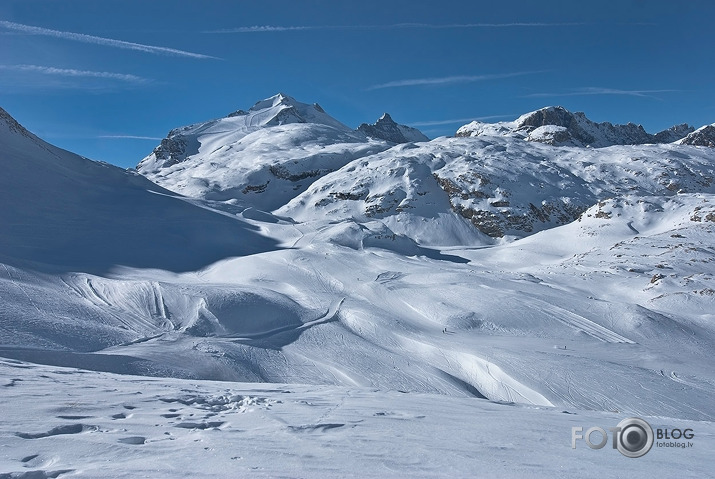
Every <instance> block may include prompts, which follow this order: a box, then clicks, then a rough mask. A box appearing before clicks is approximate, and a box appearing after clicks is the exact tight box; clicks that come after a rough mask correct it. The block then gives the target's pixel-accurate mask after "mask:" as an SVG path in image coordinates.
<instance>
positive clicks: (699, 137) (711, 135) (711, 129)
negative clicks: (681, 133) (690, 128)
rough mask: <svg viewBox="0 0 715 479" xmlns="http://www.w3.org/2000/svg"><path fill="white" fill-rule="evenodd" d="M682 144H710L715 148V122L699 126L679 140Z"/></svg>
mask: <svg viewBox="0 0 715 479" xmlns="http://www.w3.org/2000/svg"><path fill="white" fill-rule="evenodd" d="M679 143H680V144H681V145H694V146H709V147H710V148H715V123H713V124H712V125H705V126H703V127H701V128H698V129H697V130H695V131H694V132H692V133H690V134H689V135H688V136H686V137H685V138H683V139H682V140H680V141H679Z"/></svg>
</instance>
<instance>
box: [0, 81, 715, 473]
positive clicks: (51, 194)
mask: <svg viewBox="0 0 715 479" xmlns="http://www.w3.org/2000/svg"><path fill="white" fill-rule="evenodd" d="M552 114H553V115H556V117H559V118H560V116H559V115H562V113H560V112H559V111H556V110H554V112H552V113H547V114H545V116H544V118H542V119H539V118H536V119H534V118H532V119H528V120H525V121H528V123H533V125H526V127H528V128H527V129H528V130H529V132H528V133H525V130H523V129H522V130H518V129H516V128H514V126H513V125H511V124H505V123H502V124H496V125H492V126H489V127H486V126H484V127H481V126H480V127H479V128H482V131H481V132H480V133H479V135H477V136H476V137H474V136H465V137H456V138H440V139H436V140H432V141H429V142H418V143H415V142H408V143H405V144H397V145H395V144H394V142H392V141H387V140H384V139H375V138H372V139H371V138H368V135H366V134H364V133H362V132H359V131H353V130H350V129H349V128H348V127H346V126H344V125H342V124H341V123H339V122H337V121H336V120H334V119H332V118H330V117H329V116H328V115H327V114H325V113H324V112H323V111H322V109H321V108H319V107H318V106H316V105H309V104H302V103H298V102H296V101H295V100H293V99H291V98H289V97H286V96H283V95H278V96H276V97H272V98H271V99H268V100H265V101H263V102H259V103H258V104H256V105H255V106H254V107H253V108H251V109H250V110H249V111H246V112H243V111H239V112H236V113H235V114H232V115H229V116H228V117H226V118H221V119H218V120H213V121H211V122H207V123H202V124H197V125H192V126H189V127H185V128H181V129H177V130H173V131H172V132H171V133H170V135H169V137H168V138H167V139H165V140H164V141H162V144H161V145H160V146H159V147H157V149H155V150H154V152H153V153H152V154H151V155H149V156H148V157H147V158H145V159H144V160H143V161H142V162H141V163H140V165H139V167H138V169H139V172H140V173H142V175H145V176H146V177H148V178H150V179H154V180H156V181H157V182H158V183H159V184H160V185H161V186H157V185H156V184H154V183H152V182H150V181H148V180H147V178H145V177H144V176H142V175H139V174H136V173H135V172H127V171H123V170H120V169H118V168H115V167H112V166H110V165H107V164H103V163H97V162H93V161H90V160H88V159H86V158H82V157H79V156H77V155H75V154H72V153H70V152H67V151H64V150H61V149H59V148H56V147H54V146H52V145H49V144H48V143H46V142H44V141H42V140H41V139H39V138H37V137H36V136H34V135H33V134H32V133H30V132H28V131H27V130H25V129H24V128H23V127H22V126H21V125H19V124H18V123H17V122H15V121H14V120H13V119H12V118H11V117H10V116H9V115H8V114H7V113H6V112H4V111H3V110H0V170H1V171H2V175H0V298H2V302H1V303H0V358H2V359H0V373H1V374H2V376H3V377H5V378H7V379H5V380H3V384H0V388H1V389H2V390H3V391H4V394H5V396H4V397H3V399H4V400H5V402H4V404H5V405H6V407H7V408H8V411H22V414H7V415H3V416H2V417H0V438H2V443H3V444H4V445H6V449H7V451H6V454H5V455H4V456H3V457H0V476H2V475H3V474H5V473H4V471H8V472H7V474H6V475H8V474H9V477H23V476H22V475H21V474H25V473H28V475H26V476H25V477H30V475H32V477H57V476H61V475H62V474H65V473H66V474H70V473H71V472H75V471H78V473H85V474H88V475H93V476H98V477H99V476H102V477H105V476H112V477H116V476H121V475H124V476H126V475H127V474H129V475H141V474H146V457H147V456H146V454H151V455H152V457H155V456H156V457H160V458H161V460H162V461H166V463H167V464H170V466H166V467H164V466H161V467H163V468H164V469H162V475H163V476H164V477H172V476H173V475H175V472H176V470H175V467H179V466H177V465H180V466H181V467H185V469H182V470H186V471H189V472H187V474H190V475H193V476H196V475H198V476H199V477H200V476H201V475H202V474H203V475H204V476H206V477H209V476H211V475H220V474H225V471H226V470H230V471H238V472H239V473H240V474H239V475H241V474H243V475H247V474H251V473H256V471H257V469H256V468H257V467H263V468H264V469H262V471H263V472H264V473H265V475H267V476H277V475H286V474H287V475H295V474H296V471H299V472H300V471H308V473H309V474H308V475H311V476H313V475H318V476H320V475H325V476H335V475H336V474H338V475H340V474H341V473H342V466H345V465H346V464H348V465H349V466H350V467H354V468H355V470H358V469H359V470H360V475H363V473H365V474H366V475H367V476H372V477H383V476H385V475H390V474H392V475H399V476H403V475H405V474H403V473H408V475H411V474H412V473H414V474H417V475H420V474H422V475H423V476H425V477H427V476H434V475H439V474H445V472H444V471H448V472H447V473H446V474H448V475H449V474H452V473H453V474H455V475H460V476H461V475H465V474H468V473H473V471H475V470H480V471H486V472H487V474H490V473H491V472H494V473H495V474H496V475H501V476H505V477H509V476H513V475H514V471H517V474H523V475H530V474H534V470H535V466H534V464H536V465H538V468H537V469H536V470H537V471H538V473H539V474H540V473H542V472H546V473H547V475H554V476H558V475H562V476H563V477H567V476H569V475H573V471H574V470H577V467H578V464H577V463H579V464H580V463H581V462H584V461H585V462H588V463H589V464H591V463H592V462H593V461H595V459H594V458H595V457H596V456H594V455H587V453H593V454H596V453H602V456H599V459H598V463H599V467H600V466H602V465H603V464H604V463H605V464H606V465H605V466H603V467H605V470H610V471H611V472H612V473H614V474H616V475H618V474H622V473H623V472H624V471H626V472H629V473H630V472H633V473H636V472H639V473H642V472H644V471H645V473H647V474H649V475H653V474H656V471H657V472H660V473H662V472H663V471H668V472H670V471H673V472H675V469H676V468H682V467H685V465H687V467H689V468H690V469H689V470H691V471H695V473H698V474H700V475H703V474H706V473H707V471H709V463H708V462H707V459H708V458H709V456H707V451H708V450H710V449H709V447H708V446H707V444H709V443H708V442H707V441H710V440H711V436H712V431H713V430H714V429H715V428H714V427H713V421H715V403H713V401H712V397H713V395H714V394H715V362H714V361H713V355H712V351H713V349H714V348H715V322H714V321H713V320H715V315H713V311H715V261H714V260H713V258H714V254H713V253H714V252H715V240H714V238H715V184H714V182H715V161H713V160H714V159H715V149H713V148H707V147H704V146H693V145H690V144H679V143H685V140H683V141H680V142H677V141H676V142H675V143H669V144H661V145H652V144H647V145H646V144H644V145H615V146H610V147H599V148H583V147H580V146H575V145H576V143H575V140H574V138H576V137H578V138H582V139H583V138H585V137H584V136H583V135H585V134H586V133H588V134H589V135H592V137H593V138H595V139H596V140H598V141H604V142H606V141H614V138H616V139H619V141H620V140H623V139H624V138H637V137H638V135H640V133H639V130H638V129H637V128H635V129H634V128H633V127H628V128H627V129H626V130H624V131H628V132H630V133H628V134H627V135H626V134H625V133H623V132H622V131H621V130H619V129H618V128H616V127H614V128H615V130H613V131H616V132H617V133H618V135H616V136H608V134H610V133H608V132H610V131H612V130H611V129H609V128H605V127H604V128H605V129H597V130H593V129H592V130H587V129H586V127H585V126H584V125H586V126H588V124H587V123H584V122H580V123H579V120H578V118H576V120H573V121H575V122H576V126H578V128H580V130H578V129H576V127H575V126H573V125H571V129H569V128H570V127H569V126H559V125H548V124H543V123H545V122H547V121H551V120H546V119H545V118H546V116H549V115H552ZM525 117H526V118H529V115H525V116H524V117H521V118H525ZM564 118H566V117H564ZM562 120H563V118H562ZM559 121H561V120H559ZM566 121H567V120H564V121H563V122H562V123H565V122H566ZM378 123H379V122H378ZM482 125H484V124H482ZM537 125H540V126H537ZM599 125H602V124H599ZM549 126H554V127H558V128H563V129H564V130H559V129H556V130H553V136H558V135H560V134H561V133H563V132H564V131H566V132H567V133H568V135H569V138H570V140H568V141H572V142H573V144H572V145H571V146H563V145H562V146H558V145H557V146H554V145H551V144H547V143H548V142H535V141H525V140H528V139H529V135H531V134H533V133H534V132H535V131H536V130H538V129H539V128H546V127H549ZM517 130H518V131H517ZM681 130H682V129H677V128H676V129H675V130H672V132H671V133H669V134H668V135H671V136H669V137H668V138H671V137H672V135H675V136H677V135H679V134H680V133H678V132H680V131H681ZM698 132H701V133H699V134H698V135H695V134H694V133H693V134H691V135H689V136H688V137H686V139H687V138H691V140H688V141H695V139H697V138H700V137H701V136H705V137H706V136H707V134H709V133H708V132H709V130H708V129H707V128H705V129H701V130H698ZM596 133H598V135H600V136H597V135H596ZM631 133H632V135H631ZM695 133H697V132H695ZM574 135H576V136H574ZM614 135H615V133H614ZM629 135H630V136H629ZM662 136H667V135H665V134H664V135H662ZM578 141H579V142H581V141H582V140H578ZM697 141H698V142H702V143H703V144H705V143H706V142H705V141H701V140H697ZM594 143H596V142H594ZM164 188H167V189H164ZM169 190H172V191H173V192H171V191H169ZM177 191H180V192H183V193H185V194H187V195H191V196H192V197H188V196H179V195H178V194H177V193H176V192H177ZM261 209H262V210H264V211H261ZM30 363H35V364H30ZM48 365H49V366H48ZM77 368H79V369H77ZM87 370H92V371H93V372H91V373H89V372H87ZM114 373H119V374H123V375H141V376H152V377H153V378H151V379H150V378H137V377H132V376H129V377H128V376H122V377H120V376H115V375H114ZM211 380H220V381H231V382H230V383H226V382H223V383H216V382H211ZM242 383H243V384H242ZM245 383H254V384H245ZM267 383H270V384H267ZM87 390H90V391H92V395H91V397H89V396H87V393H86V391H87ZM65 397H66V398H67V399H66V400H65V399H64V398H65ZM60 398H61V399H60ZM65 401H66V402H65ZM629 416H639V417H645V418H646V419H647V420H648V421H649V422H651V424H654V425H657V427H681V428H684V427H686V426H687V427H692V428H693V429H694V430H695V431H696V434H697V437H696V440H697V441H702V443H701V442H698V443H697V444H696V447H695V448H693V449H692V450H694V451H696V452H695V453H693V454H691V455H687V454H688V453H687V450H685V451H683V450H679V451H677V452H679V453H684V454H680V455H676V454H672V455H668V452H669V451H668V450H666V449H663V450H660V451H657V452H658V453H656V452H653V453H650V454H652V456H651V455H649V456H648V458H649V459H650V458H651V457H652V458H654V459H653V461H652V462H650V461H646V462H643V461H641V462H639V466H638V467H637V468H636V467H635V466H632V465H630V464H631V462H630V461H628V464H626V465H624V464H623V461H622V460H621V461H618V460H616V459H614V458H619V457H620V456H619V455H618V456H614V455H610V454H607V452H612V451H605V450H604V451H593V450H590V449H589V448H587V447H583V448H581V449H578V450H576V451H573V450H571V449H569V448H568V438H569V433H570V428H571V427H572V426H583V427H590V426H595V425H604V426H605V425H610V424H611V422H613V425H615V424H617V420H619V419H620V418H623V417H629ZM515 418H516V419H515ZM606 419H607V420H608V422H607V423H601V422H600V421H603V420H606ZM515 420H518V421H519V422H520V424H521V426H520V428H512V427H508V428H506V429H509V431H510V434H506V433H505V432H504V431H505V424H511V423H513V421H515ZM522 423H523V424H522ZM524 424H525V425H524ZM561 429H563V434H562V432H561ZM475 430H479V431H482V432H483V433H484V434H491V436H489V437H490V440H489V442H488V443H485V441H484V440H483V438H482V436H480V435H475V434H473V432H474V431H475ZM239 432H240V434H238V433H239ZM396 434H397V435H399V436H400V437H401V438H402V441H401V442H395V441H389V442H388V441H385V440H384V438H385V437H395V435H396ZM507 436H508V437H507ZM426 437H427V438H429V440H427V439H425V438H426ZM535 437H538V438H539V440H538V441H534V438H535ZM494 438H497V439H494ZM170 441H171V442H170ZM239 441H240V443H239ZM426 441H427V442H429V443H431V442H436V443H438V447H436V448H435V447H434V446H433V445H431V444H426ZM493 441H497V443H496V444H493ZM545 443H548V444H545ZM167 444H170V445H172V447H167ZM245 444H252V445H255V446H256V447H255V448H254V447H248V448H247V447H245ZM534 444H536V445H534ZM554 444H562V446H563V445H564V444H565V446H563V447H562V449H565V451H566V452H564V453H563V457H564V458H567V459H568V458H571V457H573V458H575V459H573V461H575V462H571V460H570V459H569V460H565V461H555V460H554V457H555V456H558V457H561V456H562V455H561V454H560V452H549V451H553V450H554V449H553V448H554V447H556V446H554ZM701 444H702V446H701ZM526 445H530V446H529V447H526ZM40 446H42V447H40ZM174 446H175V447H174ZM522 446H523V447H524V450H526V451H527V452H526V453H524V452H523V451H522V450H521V448H522ZM98 447H99V448H101V450H102V451H106V455H105V453H104V452H103V455H102V456H101V457H102V461H98V460H96V457H98V456H97V455H96V454H93V453H91V451H96V450H97V448H98ZM207 447H208V448H209V449H205V448H207ZM227 447H231V448H233V447H235V448H237V450H238V452H236V451H233V450H232V451H231V453H230V455H228V457H223V456H222V454H223V455H225V454H224V453H225V452H226V448H227ZM654 449H655V447H654ZM286 450H290V451H294V452H295V454H296V455H286V454H285V451H286ZM132 451H138V452H132ZM276 451H282V452H281V454H282V455H281V456H280V457H281V459H280V460H279V461H276V460H275V457H276ZM336 451H337V452H336ZM535 451H536V452H535ZM559 451H560V450H559ZM209 453H210V454H209ZM569 453H570V454H571V455H568V454H569ZM200 454H204V456H202V457H204V458H205V459H202V461H196V460H191V458H193V459H195V458H196V457H198V456H199V455H200ZM291 454H292V453H291ZM335 454H339V455H341V456H343V455H344V456H345V457H346V458H341V459H338V460H337V464H339V465H338V466H336V458H335ZM614 454H617V453H615V452H614ZM513 456H518V457H519V459H518V461H517V462H518V465H517V466H515V467H514V468H512V467H506V466H498V465H494V461H493V460H492V459H493V458H494V457H498V458H500V461H501V460H504V461H506V460H507V459H509V458H511V457H513ZM601 457H604V459H603V462H602V461H601ZM107 458H110V459H111V458H114V459H116V460H117V461H118V460H121V461H123V462H122V464H126V467H127V469H126V471H121V472H118V471H117V470H116V466H111V467H114V468H115V469H110V470H107V467H108V466H107V462H106V459H107ZM396 458H397V459H396ZM485 458H487V459H485ZM519 461H521V462H519ZM199 463H200V466H199V465H197V464H199ZM366 464H369V467H364V466H365V465H366ZM554 464H556V465H554ZM564 464H566V465H567V466H568V468H569V469H568V470H566V471H565V470H564V469H561V468H560V467H561V466H563V465H564ZM640 464H646V465H645V466H640ZM152 467H154V466H152ZM201 467H205V469H201V470H199V468H201ZM624 468H625V469H624ZM30 469H31V470H30ZM127 471H129V472H127ZM336 471H338V472H336ZM135 473H136V474H135ZM695 473H694V474H695ZM656 475H657V474H656Z"/></svg>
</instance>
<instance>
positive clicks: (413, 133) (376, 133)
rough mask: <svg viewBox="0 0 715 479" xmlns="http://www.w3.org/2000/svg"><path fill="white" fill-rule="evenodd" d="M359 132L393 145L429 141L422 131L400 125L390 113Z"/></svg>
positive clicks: (361, 127) (366, 125) (360, 128)
mask: <svg viewBox="0 0 715 479" xmlns="http://www.w3.org/2000/svg"><path fill="white" fill-rule="evenodd" d="M357 130H358V131H360V132H362V133H364V134H365V135H367V136H369V137H372V138H378V139H380V140H385V141H389V142H391V143H409V142H412V141H429V138H427V137H426V136H425V135H424V134H422V132H421V131H419V130H418V129H416V128H412V127H409V126H406V125H399V124H398V123H396V122H395V120H393V119H392V117H391V116H390V114H389V113H383V114H382V116H381V117H380V118H379V119H378V120H377V121H376V122H375V123H373V124H371V125H370V124H367V123H363V124H361V125H360V126H358V127H357Z"/></svg>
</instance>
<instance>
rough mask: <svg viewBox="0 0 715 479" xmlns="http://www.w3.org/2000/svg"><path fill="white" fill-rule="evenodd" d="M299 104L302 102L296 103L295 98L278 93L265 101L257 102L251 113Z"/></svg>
mask: <svg viewBox="0 0 715 479" xmlns="http://www.w3.org/2000/svg"><path fill="white" fill-rule="evenodd" d="M298 104H300V102H298V101H296V100H295V98H293V97H291V96H288V95H286V94H285V93H276V94H275V95H273V96H271V97H268V98H266V99H265V100H261V101H258V102H256V104H255V105H253V106H252V107H251V109H250V110H249V111H259V110H265V109H266V108H274V107H277V106H281V105H286V106H296V105H298Z"/></svg>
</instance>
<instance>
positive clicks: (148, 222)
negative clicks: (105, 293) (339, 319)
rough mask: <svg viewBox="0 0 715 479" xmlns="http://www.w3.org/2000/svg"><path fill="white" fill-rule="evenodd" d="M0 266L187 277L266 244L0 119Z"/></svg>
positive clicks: (236, 225) (244, 228)
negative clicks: (128, 269) (125, 269)
mask: <svg viewBox="0 0 715 479" xmlns="http://www.w3.org/2000/svg"><path fill="white" fill-rule="evenodd" d="M0 169H1V170H2V174H1V175H0V205H2V209H0V224H1V225H2V227H1V228H0V260H2V261H3V262H6V263H11V264H25V263H27V262H29V263H35V264H43V265H53V266H57V267H59V268H63V269H70V270H81V271H95V272H102V271H107V270H108V269H110V268H112V267H115V266H119V265H122V266H134V267H142V268H160V269H165V270H170V271H187V270H194V269H197V268H200V267H202V266H205V265H207V264H209V263H212V262H214V261H216V260H219V259H222V258H226V257H229V256H237V255H244V254H252V253H258V252H261V251H265V250H268V249H272V248H274V247H275V243H274V242H273V241H271V240H269V239H267V238H264V237H262V236H260V235H259V234H258V230H257V228H255V227H254V226H251V225H248V224H246V223H244V222H241V221H239V220H237V219H233V218H229V217H227V216H224V215H221V214H218V213H216V212H212V211H209V210H207V209H204V208H200V207H197V206H194V205H193V204H190V203H187V202H186V201H184V200H181V199H178V198H174V197H173V196H172V195H171V193H170V192H168V191H167V190H164V189H163V188H160V187H158V186H156V185H155V184H153V183H151V182H150V181H148V180H146V179H145V178H144V177H142V176H140V175H137V174H136V173H131V172H126V171H123V170H121V169H119V168H116V167H114V166H111V165H108V164H105V163H97V162H94V161H90V160H88V159H86V158H82V157H80V156H77V155H75V154H73V153H70V152H67V151H65V150H61V149H59V148H56V147H54V146H52V145H49V144H48V143H45V142H44V141H42V140H40V139H39V138H37V137H36V136H34V135H33V134H31V133H29V132H28V131H27V130H25V129H24V128H23V127H22V126H20V125H19V124H17V122H15V120H13V119H12V118H11V117H10V116H9V115H8V114H7V113H6V112H5V111H4V110H0Z"/></svg>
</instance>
